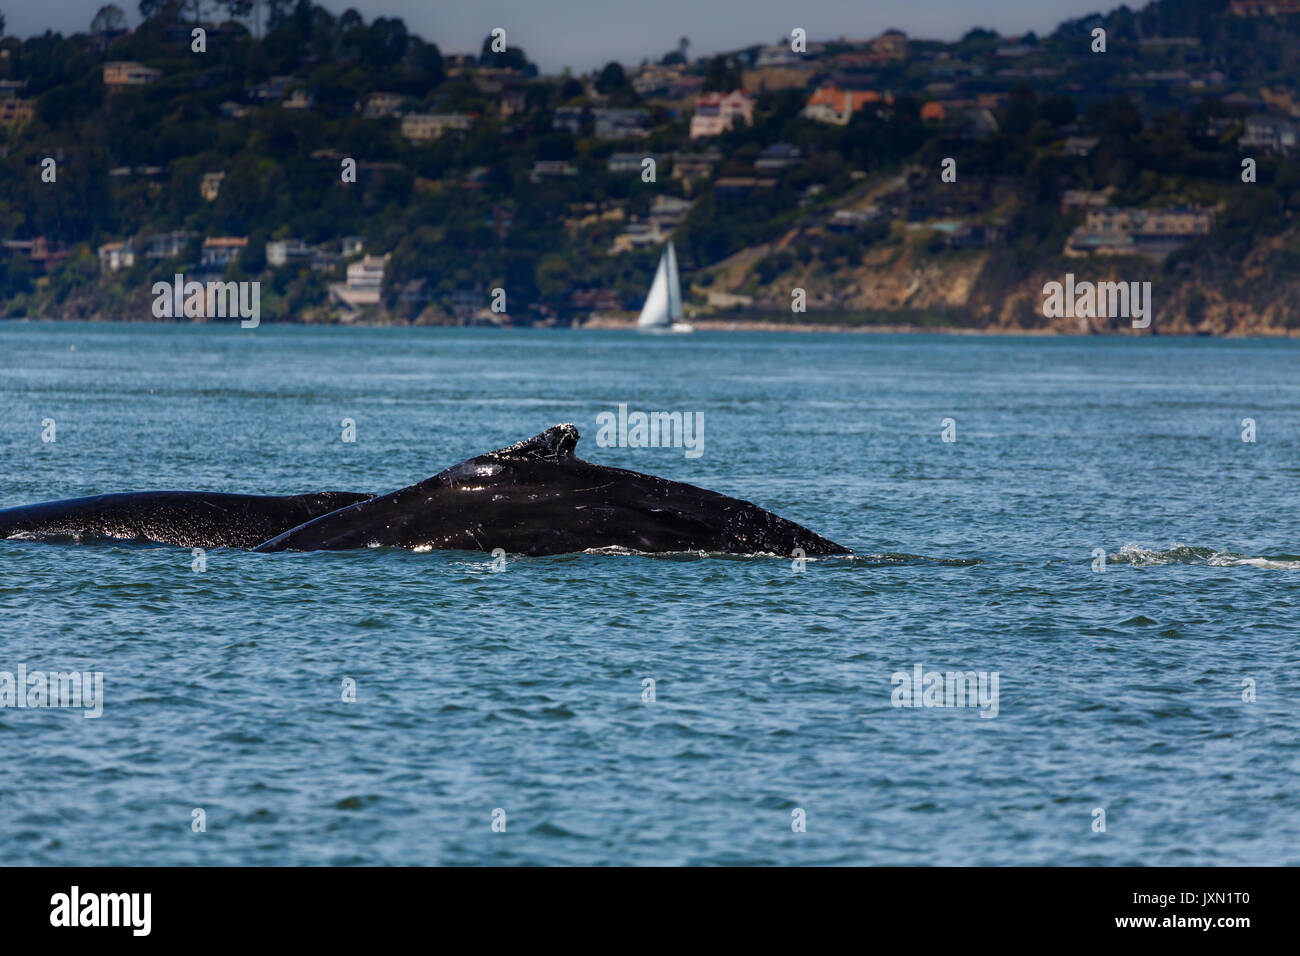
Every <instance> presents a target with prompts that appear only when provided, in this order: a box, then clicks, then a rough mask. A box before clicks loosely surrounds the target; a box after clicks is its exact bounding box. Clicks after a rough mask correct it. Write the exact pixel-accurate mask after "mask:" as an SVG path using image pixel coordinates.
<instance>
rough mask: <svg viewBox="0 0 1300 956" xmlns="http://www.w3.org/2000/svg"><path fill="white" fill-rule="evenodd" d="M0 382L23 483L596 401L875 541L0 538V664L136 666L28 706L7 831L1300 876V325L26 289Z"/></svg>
mask: <svg viewBox="0 0 1300 956" xmlns="http://www.w3.org/2000/svg"><path fill="white" fill-rule="evenodd" d="M618 403H627V404H628V406H629V408H631V409H633V410H637V409H640V410H646V411H658V410H663V411H683V412H692V413H693V412H701V413H703V420H704V425H705V430H704V446H703V447H704V451H703V454H702V455H700V456H699V457H698V458H690V457H687V456H686V455H685V454H684V450H683V449H680V448H619V447H610V448H602V447H598V446H597V444H596V441H595V436H596V416H597V415H598V414H599V413H601V412H602V411H605V410H609V409H613V408H615V407H616V406H617V404H618ZM0 410H2V412H3V414H0V476H2V477H0V507H9V506H12V505H18V504H26V503H29V502H33V501H40V500H45V499H51V498H63V497H71V496H75V495H86V494H95V493H102V492H109V491H123V490H140V489H148V488H195V489H211V490H221V491H238V492H248V493H266V494H271V493H290V492H305V491H313V490H324V489H339V490H359V491H374V492H383V491H388V490H392V489H394V488H398V487H401V486H404V485H407V484H410V483H412V482H414V481H417V480H419V479H421V478H423V477H425V476H427V475H430V474H432V473H434V472H437V471H439V470H441V469H443V468H444V467H446V466H448V465H451V464H454V463H456V462H458V461H460V460H462V459H464V458H467V457H470V456H472V455H475V454H479V453H481V452H485V451H488V450H491V449H494V448H497V447H500V446H503V445H506V444H509V443H511V442H513V441H516V440H518V439H521V438H524V437H528V436H530V435H533V434H535V433H537V432H539V431H541V430H542V429H544V428H546V427H547V426H549V425H552V424H555V423H557V422H564V421H572V422H574V423H576V424H577V425H578V427H579V429H580V430H581V432H582V433H583V439H582V442H581V443H580V444H579V446H578V452H579V454H580V455H581V456H582V457H585V458H588V459H590V460H593V461H597V462H601V463H606V464H611V465H617V466H621V467H626V468H632V469H635V470H638V471H646V472H651V473H654V474H660V475H664V476H666V477H670V478H674V479H679V480H682V481H687V482H690V483H692V484H697V485H701V486H703V487H706V488H710V489H714V490H716V491H720V492H723V493H726V494H730V495H734V496H736V497H740V498H746V499H749V500H752V501H754V502H756V503H758V504H760V505H762V506H764V507H766V508H769V509H771V510H773V511H775V512H777V513H778V514H781V515H784V516H786V517H789V518H791V519H793V520H795V521H798V522H800V523H801V524H804V525H806V526H808V527H810V528H812V529H813V530H815V531H817V532H819V533H821V534H823V535H825V536H827V537H829V538H831V539H833V540H835V541H838V542H841V543H843V544H845V545H847V546H849V547H851V548H853V549H854V550H855V551H856V552H858V554H859V555H860V556H861V557H859V558H857V559H853V560H843V559H834V560H821V561H809V562H808V563H807V566H806V568H805V569H803V571H802V573H799V572H798V570H797V569H796V567H795V566H794V564H793V563H792V562H791V561H790V560H782V559H777V558H762V557H760V558H734V557H732V558H721V557H701V556H695V555H677V556H671V557H646V556H638V555H609V554H577V555H567V556H561V557H553V558H541V559H529V558H523V557H517V556H508V557H507V559H506V566H505V570H504V571H494V570H493V562H492V559H491V557H490V556H488V555H485V554H471V553H411V552H406V551H400V550H393V549H385V548H380V549H372V550H365V551H356V552H340V553H314V554H295V553H282V554H270V555H262V554H250V553H245V552H240V551H234V550H224V549H214V550H212V551H209V552H208V553H207V555H206V567H205V569H204V570H202V571H195V570H193V562H194V560H195V559H194V556H193V555H192V554H191V552H190V551H189V550H188V549H182V548H173V547H166V546H149V545H141V544H135V543H123V542H103V541H100V542H91V541H82V542H80V543H71V542H68V543H49V542H33V541H17V540H9V541H0V671H9V672H16V670H17V668H18V667H19V665H25V666H26V667H27V668H28V669H29V670H33V671H34V670H44V671H52V670H64V671H66V670H70V669H74V668H75V669H84V670H89V671H101V672H102V673H103V675H104V705H103V715H102V716H101V717H99V718H98V719H87V718H85V717H83V716H82V714H81V712H80V711H77V710H74V709H16V708H6V709H2V710H0V757H2V758H3V762H4V767H5V769H6V772H5V773H4V774H0V860H3V861H4V862H5V863H9V864H37V863H44V864H95V865H108V864H421V865H423V864H498V865H499V864H612V865H627V864H633V865H636V864H1017V863H1019V864H1063V865H1073V864H1174V865H1177V864H1278V863H1282V864H1296V863H1300V795H1298V793H1297V771H1298V770H1300V734H1298V732H1297V728H1298V727H1300V721H1298V720H1297V717H1298V716H1300V714H1298V711H1300V651H1298V650H1297V648H1298V647H1300V632H1298V625H1300V613H1297V602H1298V601H1300V515H1298V514H1297V512H1298V510H1300V509H1298V506H1300V495H1298V494H1297V480H1298V479H1300V342H1288V341H1221V340H1204V339H1168V338H1160V339H1150V338H1144V339H1110V338H1106V339H1103V338H1060V339H1055V338H1053V339H1049V338H1010V337H987V338H978V337H965V336H960V337H959V336H884V335H879V336H878V335H851V334H846V335H829V334H828V335H811V334H810V335H793V334H741V333H730V334H728V333H697V334H695V335H691V336H673V337H639V336H637V335H635V334H631V333H619V332H583V331H569V330H566V331H545V330H530V331H491V330H480V329H463V330H462V329H432V328H393V329H367V328H308V327H268V326H264V327H262V328H258V329H256V330H244V329H240V328H238V327H236V326H234V325H179V326H167V325H152V326H149V325H134V326H127V325H85V324H74V323H35V322H31V323H28V322H8V323H0ZM47 419H48V420H53V422H54V423H55V429H56V431H55V434H56V441H54V442H47V441H43V440H42V433H43V430H44V431H48V428H43V425H42V423H43V422H44V421H45V420H47ZM344 419H352V420H353V421H354V422H355V427H356V441H355V442H345V441H343V440H342V433H343V424H342V423H343V420H344ZM945 419H951V420H952V422H951V425H950V426H949V428H948V434H949V437H954V438H955V440H953V441H944V420H945ZM1246 419H1250V420H1251V421H1253V423H1254V427H1255V439H1256V440H1255V441H1253V442H1248V441H1243V432H1244V431H1246V430H1247V429H1248V427H1249V425H1248V424H1245V420H1246ZM1097 549H1100V552H1101V553H1102V554H1103V556H1102V557H1100V558H1099V557H1097V554H1098V551H1097ZM1097 568H1101V569H1102V570H1096V569H1097ZM917 665H921V667H922V669H923V671H925V672H929V671H941V672H947V671H953V672H958V671H960V672H967V671H976V672H987V673H989V674H990V675H991V674H992V672H997V674H998V679H999V695H998V700H997V713H996V716H989V717H985V716H981V713H989V709H988V708H984V709H983V710H982V709H981V708H979V707H969V706H968V707H920V708H917V707H897V706H894V704H895V699H894V698H895V694H894V690H895V684H894V681H893V679H892V677H893V675H894V674H896V673H899V672H903V673H907V674H909V675H910V674H911V673H912V672H913V669H914V668H915V667H916V666H917ZM345 681H352V682H355V688H356V692H355V697H356V699H355V701H354V702H349V701H346V700H345V699H344V697H345V693H344V686H345ZM648 681H653V682H654V683H653V685H652V687H651V685H650V684H648V683H647V682H648ZM651 689H653V700H649V699H648V698H649V697H650V696H651V694H650V690H651ZM1243 698H1253V699H1243ZM909 700H910V698H909ZM196 810H201V811H202V814H201V815H197V816H196V813H195V811H196ZM1098 811H1104V822H1105V830H1104V832H1100V831H1099V829H1098V827H1099V825H1100V821H1101V820H1102V819H1103V817H1102V816H1100V815H1099V814H1098ZM198 817H201V818H202V819H203V821H204V823H205V829H202V830H201V831H199V830H196V827H197V824H196V822H195V821H196V819H197V818H198ZM494 819H496V820H497V821H498V826H497V828H496V829H494V827H493V822H494ZM501 821H504V832H501V828H500V822H501ZM801 821H802V823H803V827H804V829H803V832H799V825H800V823H801Z"/></svg>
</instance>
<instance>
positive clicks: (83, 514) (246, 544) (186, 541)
mask: <svg viewBox="0 0 1300 956" xmlns="http://www.w3.org/2000/svg"><path fill="white" fill-rule="evenodd" d="M369 497H370V496H369V495H364V494H358V493H356V492H351V491H322V492H318V493H316V494H308V495H228V494H220V493H217V492H210V491H131V492H123V493H120V494H111V495H92V496H90V497H87V498H65V499H64V500H62V501H45V502H42V503H40V504H35V505H24V506H22V507H19V508H8V509H5V510H3V511H0V538H11V537H14V536H15V535H22V536H23V537H33V538H115V539H123V540H133V541H152V542H156V543H159V544H175V545H180V546H182V547H186V548H223V547H224V548H252V547H254V546H255V545H257V544H260V543H261V542H263V541H265V540H266V539H267V538H271V537H274V536H275V535H277V534H279V533H280V532H282V531H287V530H288V529H290V528H293V527H295V526H296V525H300V524H302V523H303V522H304V521H310V520H311V519H313V518H317V517H320V516H321V515H325V514H329V513H330V512H331V511H335V510H337V509H339V508H344V507H346V506H348V505H351V504H355V503H356V502H358V501H364V500H366V499H367V498H369Z"/></svg>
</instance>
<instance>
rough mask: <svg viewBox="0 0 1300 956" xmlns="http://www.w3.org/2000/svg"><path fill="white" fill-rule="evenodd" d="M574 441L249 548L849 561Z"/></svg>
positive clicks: (555, 437) (803, 534)
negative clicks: (605, 459)
mask: <svg viewBox="0 0 1300 956" xmlns="http://www.w3.org/2000/svg"><path fill="white" fill-rule="evenodd" d="M578 437H579V435H578V429H577V427H576V426H574V425H573V424H570V423H565V424H561V425H555V426H553V427H551V428H548V429H547V430H546V431H544V432H542V433H541V434H539V435H536V436H534V437H532V438H529V439H527V440H525V441H521V442H517V443H515V444H513V445H508V446H506V447H505V448H501V449H498V450H497V451H494V452H488V453H487V454H484V455H478V456H476V457H474V458H470V459H467V460H466V461H463V462H461V463H460V464H457V465H453V466H452V467H450V468H448V469H446V470H444V471H441V472H439V473H438V474H436V475H433V476H431V477H429V478H426V479H425V480H424V481H421V482H419V483H417V484H414V485H411V486H409V487H407V488H402V489H399V490H397V491H394V492H391V493H390V494H387V495H380V496H378V497H375V498H372V499H369V500H367V501H363V502H359V503H357V504H355V505H352V506H350V507H347V508H342V509H340V510H338V511H335V512H332V513H330V514H328V515H324V516H322V517H319V518H316V519H314V520H311V521H308V522H306V523H304V524H303V525H301V526H300V527H297V528H294V529H292V530H291V531H287V532H285V533H283V534H280V535H277V536H276V537H274V538H272V539H271V540H269V541H266V542H265V543H263V544H261V545H259V546H258V547H257V548H255V549H254V550H257V551H266V552H269V551H283V550H300V551H312V550H342V549H347V548H360V547H379V546H395V547H403V548H412V549H417V550H426V549H427V550H468V551H493V550H495V549H497V548H501V549H503V550H505V551H506V552H509V553H514V554H528V555H545V554H562V553H568V552H574V551H587V550H596V549H613V548H617V549H626V550H630V551H645V552H674V551H706V552H724V553H733V554H757V553H769V554H781V555H788V554H792V553H794V552H795V550H796V549H801V550H802V551H803V553H804V554H807V555H817V554H845V553H848V551H847V549H846V548H843V547H841V546H840V545H837V544H835V543H834V542H832V541H829V540H827V539H825V538H822V537H821V536H820V535H817V534H814V533H813V532H812V531H809V530H808V529H807V528H804V527H802V526H800V525H797V524H795V523H794V522H792V521H788V520H786V519H785V518H781V517H779V516H777V515H774V514H772V513H771V512H769V511H765V510H764V509H762V508H760V507H758V506H757V505H754V504H751V503H750V502H748V501H742V500H739V499H736V498H730V497H728V496H726V495H721V494H718V493H717V492H713V491H707V490H705V489H702V488H697V487H695V486H693V485H688V484H684V483H682V482H676V481H669V480H667V479H664V478H657V477H655V476H652V475H644V474H641V473H639V472H634V471H625V470H623V469H619V468H609V467H606V466H604V465H597V464H593V463H591V462H588V461H583V460H582V459H581V458H578V457H577V455H576V453H575V451H576V447H577V443H578Z"/></svg>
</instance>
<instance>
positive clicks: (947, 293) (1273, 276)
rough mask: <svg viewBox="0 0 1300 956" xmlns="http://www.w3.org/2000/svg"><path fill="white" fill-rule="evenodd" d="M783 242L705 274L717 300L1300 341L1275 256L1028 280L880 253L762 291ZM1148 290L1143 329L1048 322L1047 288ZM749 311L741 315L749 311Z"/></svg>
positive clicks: (1067, 328)
mask: <svg viewBox="0 0 1300 956" xmlns="http://www.w3.org/2000/svg"><path fill="white" fill-rule="evenodd" d="M782 248H783V244H782V243H773V244H769V245H767V246H761V247H756V248H754V249H749V250H744V251H743V252H741V253H738V254H737V255H735V256H732V257H731V258H730V259H728V260H727V261H726V262H724V263H720V264H719V266H718V267H716V268H715V269H714V270H706V273H708V274H710V275H711V279H712V281H711V282H710V284H709V285H708V286H707V289H708V291H709V292H712V293H714V294H715V295H716V294H717V293H726V294H737V293H742V292H743V293H747V294H748V295H749V296H751V297H752V299H753V303H754V306H755V308H758V309H764V310H765V311H781V310H786V311H788V310H789V309H790V302H791V291H792V290H793V289H795V288H801V289H804V290H805V292H806V297H807V307H808V314H807V321H810V322H816V321H817V313H818V312H827V313H840V314H842V313H846V312H850V313H851V312H854V311H888V312H891V313H897V312H900V311H901V312H903V313H906V312H907V311H916V312H917V313H918V314H920V313H923V312H926V311H929V312H931V313H932V312H934V311H936V310H938V311H943V312H947V313H948V314H950V315H951V316H952V321H953V322H954V323H955V324H956V325H958V326H960V327H963V328H967V329H970V330H976V331H991V332H1050V333H1057V334H1065V335H1098V334H1115V335H1159V334H1167V335H1221V336H1222V335H1256V336H1258V335H1291V336H1300V276H1296V277H1286V276H1284V275H1279V274H1278V269H1277V266H1276V252H1277V250H1276V249H1273V248H1270V247H1268V246H1262V247H1260V248H1256V249H1253V250H1252V251H1251V252H1250V254H1249V255H1247V256H1246V257H1245V259H1244V260H1243V261H1242V262H1241V263H1240V264H1239V265H1238V266H1237V267H1235V268H1234V269H1232V270H1230V271H1229V270H1228V269H1226V268H1225V269H1220V270H1216V271H1217V274H1206V273H1205V272H1203V271H1200V270H1197V269H1194V268H1193V267H1192V266H1191V264H1190V263H1186V262H1184V263H1181V264H1176V265H1175V266H1174V267H1173V268H1168V267H1167V266H1166V264H1165V263H1163V262H1160V261H1156V260H1152V259H1138V258H1134V259H1103V258H1092V259H1065V258H1059V257H1053V258H1052V260H1051V262H1050V264H1048V263H1043V264H1041V265H1035V266H1033V267H1032V268H1031V269H1030V270H1029V271H1027V272H1026V271H1024V270H1021V269H1018V268H1016V267H1015V265H1014V262H1013V257H1011V256H1010V255H1009V253H1008V251H1007V250H1005V249H1000V248H998V247H988V248H982V249H970V250H963V251H958V252H951V251H941V252H938V253H931V252H927V251H925V250H923V249H921V248H920V247H919V245H918V244H916V243H912V244H910V245H905V244H899V243H886V244H881V245H877V246H874V247H872V248H871V249H870V250H869V251H867V252H866V253H865V254H864V255H863V257H862V261H861V262H860V263H859V264H857V265H854V266H847V265H841V266H839V267H836V268H827V267H826V266H825V265H824V264H821V263H815V264H814V265H813V267H811V268H810V267H808V266H805V265H803V264H800V263H795V264H794V265H793V266H792V267H791V268H789V269H787V270H785V271H783V272H781V273H780V274H778V275H777V276H775V277H774V278H772V279H771V280H770V281H768V282H766V283H763V284H761V285H757V286H756V285H755V282H754V273H755V268H756V266H757V265H758V263H759V262H761V261H762V260H764V259H766V258H767V257H768V256H771V255H774V254H777V253H779V252H780V251H782ZM1067 273H1072V274H1073V275H1074V276H1075V279H1076V281H1078V282H1084V281H1087V282H1092V283H1098V282H1123V283H1133V282H1139V283H1143V282H1150V283H1151V286H1150V293H1151V322H1150V325H1149V327H1147V328H1142V329H1135V328H1133V326H1132V319H1131V318H1130V317H1125V316H1115V317H1113V318H1111V317H1105V316H1102V317H1078V316H1075V315H1068V314H1067V315H1056V316H1050V317H1049V316H1048V315H1045V309H1044V302H1045V299H1046V298H1047V296H1046V295H1045V293H1044V287H1045V286H1047V284H1048V283H1051V282H1058V283H1062V284H1064V282H1065V277H1066V274H1067ZM742 311H743V309H742Z"/></svg>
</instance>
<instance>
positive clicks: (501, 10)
mask: <svg viewBox="0 0 1300 956" xmlns="http://www.w3.org/2000/svg"><path fill="white" fill-rule="evenodd" d="M103 2H104V0H40V2H36V0H0V10H3V12H4V15H5V20H6V22H7V27H6V33H7V34H10V35H17V36H24V37H25V36H31V35H32V34H36V33H43V32H44V31H46V30H57V31H59V32H62V33H73V32H76V31H78V30H80V31H85V30H86V29H87V28H88V27H89V25H90V20H91V18H92V17H93V16H94V15H95V11H96V10H98V9H99V7H100V6H101V5H102V3H103ZM117 2H118V6H120V7H121V8H122V9H123V10H124V11H125V12H126V14H127V18H128V19H129V20H130V22H131V24H132V25H133V26H134V25H135V23H137V22H138V21H139V19H140V17H139V13H138V10H137V2H138V0H117ZM322 5H323V6H325V7H326V8H327V9H330V10H332V11H334V12H335V13H341V12H342V11H343V10H346V9H348V8H349V7H354V8H356V9H357V10H358V11H360V12H361V14H362V15H363V16H364V17H365V18H366V22H370V20H372V19H373V18H374V17H377V16H390V17H391V16H397V17H401V18H402V19H403V20H404V21H406V25H407V27H408V29H410V30H411V31H412V32H414V33H418V34H420V35H421V36H422V37H424V38H425V39H426V40H432V41H433V42H434V43H437V44H438V47H439V48H440V49H441V50H442V51H443V52H444V53H463V52H471V51H477V50H478V48H479V46H480V45H481V43H482V42H483V37H484V36H486V35H487V34H488V33H489V32H490V31H491V30H492V29H493V28H494V27H502V28H504V29H505V31H506V40H507V42H508V43H509V44H510V45H511V46H521V47H523V49H524V51H525V52H526V53H527V54H528V58H529V59H530V60H532V61H533V62H535V63H537V64H538V65H539V66H540V67H541V69H542V71H543V72H544V73H558V72H560V71H561V70H562V69H563V68H564V67H566V66H568V67H571V68H572V69H573V70H574V71H575V72H585V71H587V70H591V69H594V68H596V67H599V66H601V65H603V64H605V63H607V62H609V61H610V60H618V61H619V62H621V63H624V64H627V65H634V64H637V63H640V62H641V61H642V60H644V59H647V58H649V59H656V58H658V57H660V56H662V55H663V54H664V53H665V52H667V51H668V50H672V49H676V47H677V42H678V39H679V38H680V37H683V36H685V37H689V38H690V41H691V45H690V55H691V56H692V57H695V56H703V55H705V54H708V53H716V52H718V51H721V50H735V49H739V48H741V47H745V46H750V45H752V44H755V43H775V42H777V41H778V40H779V39H781V38H783V37H785V38H788V37H789V35H790V31H791V30H792V29H794V28H795V27H803V28H804V29H805V30H807V31H808V39H810V40H822V39H830V38H833V37H839V36H847V37H849V38H851V39H865V38H868V37H872V36H875V35H877V34H879V33H880V32H881V31H883V30H886V29H888V28H890V27H896V28H897V29H900V30H903V31H904V32H906V33H907V34H909V35H910V36H915V37H921V38H926V39H936V40H953V39H956V38H958V37H960V36H961V35H962V34H963V33H965V32H966V31H967V30H969V29H970V28H972V27H976V26H981V27H988V28H990V29H994V30H997V31H999V32H1000V33H1003V34H1006V35H1015V34H1019V33H1023V32H1025V31H1028V30H1033V31H1035V32H1037V33H1046V32H1050V31H1051V30H1052V29H1054V28H1055V27H1056V25H1057V24H1058V23H1060V21H1062V20H1065V19H1070V18H1072V17H1078V16H1082V15H1084V14H1087V13H1093V12H1096V11H1098V10H1109V9H1111V8H1112V7H1114V6H1118V5H1119V0H988V2H975V0H464V2H459V3H457V2H446V0H443V2H438V0H351V2H347V0H324V3H323V4H322ZM1130 5H1131V6H1134V7H1140V6H1142V5H1143V4H1142V3H1141V0H1137V2H1134V0H1130Z"/></svg>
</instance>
